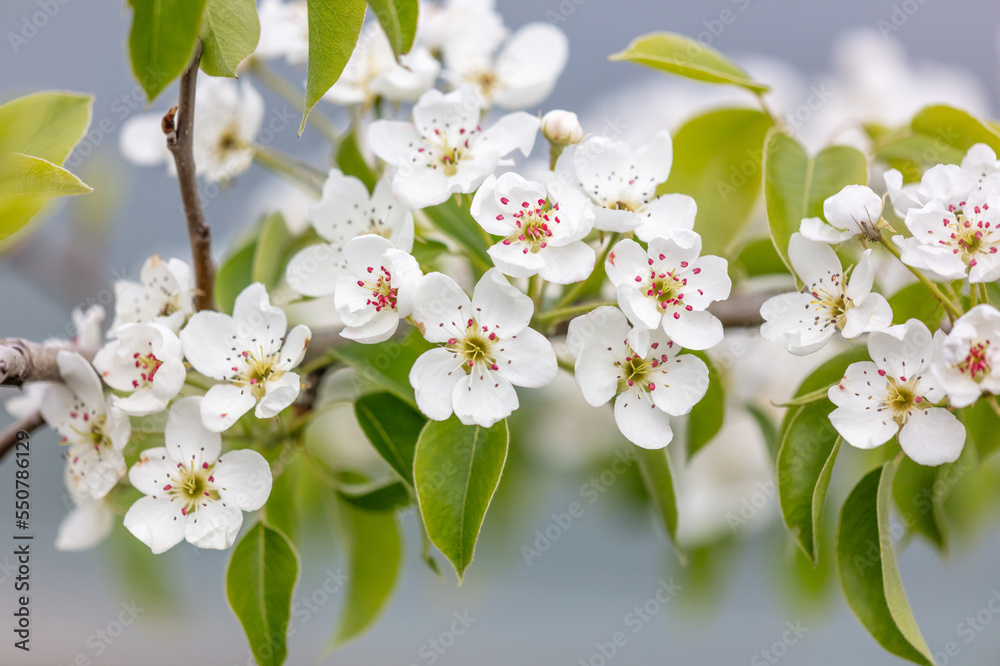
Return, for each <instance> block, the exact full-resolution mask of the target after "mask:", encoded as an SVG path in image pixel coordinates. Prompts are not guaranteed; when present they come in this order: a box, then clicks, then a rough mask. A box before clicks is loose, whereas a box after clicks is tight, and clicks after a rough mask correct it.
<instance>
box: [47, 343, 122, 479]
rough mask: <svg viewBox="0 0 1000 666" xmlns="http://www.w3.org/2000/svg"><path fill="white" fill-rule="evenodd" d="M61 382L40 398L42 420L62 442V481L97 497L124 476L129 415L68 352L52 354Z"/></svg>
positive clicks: (91, 371) (91, 370)
mask: <svg viewBox="0 0 1000 666" xmlns="http://www.w3.org/2000/svg"><path fill="white" fill-rule="evenodd" d="M56 361H57V363H58V365H59V374H60V375H61V376H62V380H63V382H64V383H57V382H53V383H51V384H49V386H48V387H47V388H46V390H45V393H44V395H43V396H42V404H41V412H42V417H43V418H44V419H45V422H46V423H48V424H49V426H50V427H51V428H52V429H53V430H55V431H56V432H57V433H59V435H60V436H61V437H62V439H61V440H60V441H61V443H62V444H64V445H65V446H67V447H68V448H67V451H66V458H67V461H68V462H67V468H68V469H67V485H69V486H70V487H71V488H72V489H73V491H74V492H75V493H78V494H80V495H89V496H90V497H92V498H94V499H100V498H102V497H104V496H105V495H107V494H108V492H109V491H110V490H111V489H112V488H113V487H114V486H115V484H116V483H118V479H120V478H121V477H123V476H124V475H125V469H126V468H125V458H124V456H123V455H122V450H123V449H124V448H125V445H126V444H128V440H129V437H131V435H132V426H131V424H130V423H129V419H128V416H126V415H125V413H124V412H123V411H122V410H120V409H119V408H118V407H116V406H115V404H114V401H115V398H114V397H113V396H107V397H105V395H104V390H103V388H102V386H101V380H100V378H99V377H98V376H97V372H96V371H95V370H94V368H93V367H92V366H91V365H90V363H88V362H87V361H86V359H84V358H83V357H82V356H80V354H78V353H76V352H72V351H68V350H63V351H60V352H59V355H58V356H57V358H56Z"/></svg>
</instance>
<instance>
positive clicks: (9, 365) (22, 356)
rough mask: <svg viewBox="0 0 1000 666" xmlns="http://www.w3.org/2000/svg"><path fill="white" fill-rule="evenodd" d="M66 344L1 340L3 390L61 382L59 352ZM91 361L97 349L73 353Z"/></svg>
mask: <svg viewBox="0 0 1000 666" xmlns="http://www.w3.org/2000/svg"><path fill="white" fill-rule="evenodd" d="M64 349H69V347H68V346H66V344H64V343H63V344H60V343H45V342H32V341H31V340H24V339H22V338H0V386H22V385H23V384H25V383H26V382H46V381H51V382H60V381H62V376H61V375H60V374H59V364H58V363H57V362H56V358H57V357H58V356H59V352H60V351H62V350H64ZM73 351H76V352H78V353H79V354H81V355H82V356H83V357H84V358H86V359H87V360H88V361H89V360H91V359H92V358H94V353H95V351H96V350H94V349H73Z"/></svg>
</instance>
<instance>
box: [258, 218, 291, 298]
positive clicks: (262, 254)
mask: <svg viewBox="0 0 1000 666" xmlns="http://www.w3.org/2000/svg"><path fill="white" fill-rule="evenodd" d="M291 238H292V235H291V233H290V232H289V231H288V226H287V225H286V224H285V218H284V217H283V216H282V214H281V213H271V214H270V215H268V216H267V217H266V218H264V221H263V223H262V224H261V226H260V232H259V234H258V236H257V247H256V249H255V250H254V254H253V267H252V269H251V271H250V275H251V282H263V283H264V286H265V287H267V288H268V290H271V289H274V288H275V287H277V286H278V283H279V282H281V278H282V276H283V275H284V269H285V263H286V262H285V259H286V256H285V255H286V250H287V248H288V244H289V242H290V241H291Z"/></svg>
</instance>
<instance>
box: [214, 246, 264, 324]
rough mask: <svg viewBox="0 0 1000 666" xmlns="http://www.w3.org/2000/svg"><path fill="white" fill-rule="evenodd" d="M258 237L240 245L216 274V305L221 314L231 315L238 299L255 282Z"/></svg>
mask: <svg viewBox="0 0 1000 666" xmlns="http://www.w3.org/2000/svg"><path fill="white" fill-rule="evenodd" d="M256 252H257V237H256V236H250V237H249V238H247V239H246V240H245V241H244V242H243V243H242V244H240V245H238V246H237V248H236V250H235V251H233V252H232V254H230V255H229V256H228V257H227V258H226V259H225V260H223V262H222V264H221V265H220V266H219V270H217V271H216V272H215V304H216V305H217V306H218V308H219V311H220V312H227V313H231V312H232V311H233V304H234V303H235V302H236V297H237V296H239V295H240V292H241V291H243V290H244V289H246V287H247V286H248V285H249V284H250V283H251V282H253V264H254V254H255V253H256Z"/></svg>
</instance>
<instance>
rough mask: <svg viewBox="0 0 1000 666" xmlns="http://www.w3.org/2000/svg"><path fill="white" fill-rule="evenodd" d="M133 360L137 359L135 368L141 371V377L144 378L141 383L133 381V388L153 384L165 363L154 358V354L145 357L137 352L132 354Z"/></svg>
mask: <svg viewBox="0 0 1000 666" xmlns="http://www.w3.org/2000/svg"><path fill="white" fill-rule="evenodd" d="M132 358H134V359H135V367H136V368H137V369H138V370H139V377H140V378H142V381H141V382H140V381H139V380H138V379H133V380H132V388H141V387H143V386H149V385H150V384H152V383H153V377H154V376H155V375H156V371H157V370H159V369H160V366H161V365H163V361H161V360H160V359H158V358H156V357H155V356H153V354H152V352H150V353H149V354H145V355H143V354H140V353H139V352H136V353H135V354H132Z"/></svg>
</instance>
